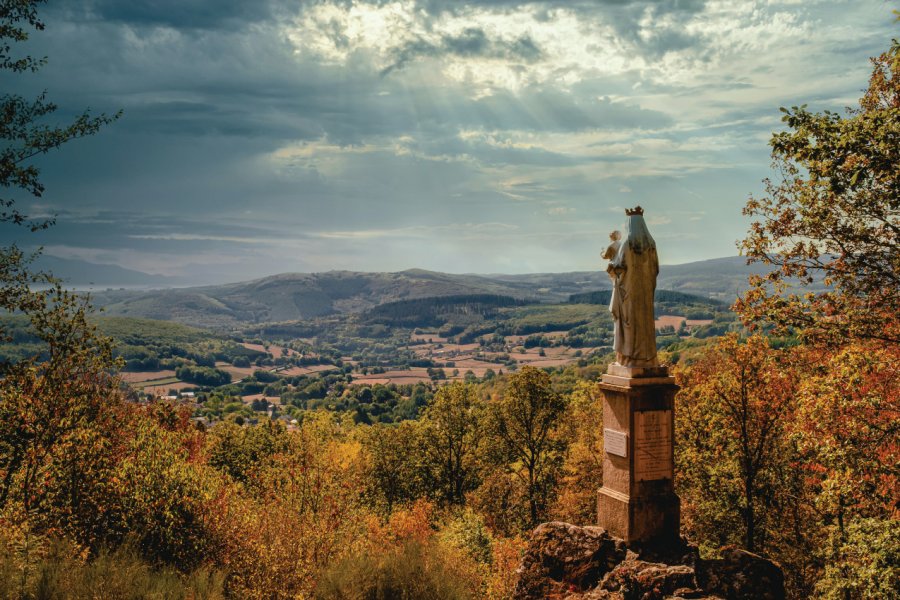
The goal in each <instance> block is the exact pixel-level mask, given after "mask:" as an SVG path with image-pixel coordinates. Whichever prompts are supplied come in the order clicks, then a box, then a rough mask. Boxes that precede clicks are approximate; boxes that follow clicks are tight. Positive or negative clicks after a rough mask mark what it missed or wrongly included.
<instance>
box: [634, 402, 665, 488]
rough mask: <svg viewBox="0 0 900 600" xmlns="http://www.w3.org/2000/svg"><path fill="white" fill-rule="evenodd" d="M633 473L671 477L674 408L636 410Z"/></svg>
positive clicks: (639, 476)
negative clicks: (672, 409)
mask: <svg viewBox="0 0 900 600" xmlns="http://www.w3.org/2000/svg"><path fill="white" fill-rule="evenodd" d="M634 429H635V431H634V477H635V479H636V480H637V481H652V480H654V479H672V411H671V410H645V411H638V412H635V413H634Z"/></svg>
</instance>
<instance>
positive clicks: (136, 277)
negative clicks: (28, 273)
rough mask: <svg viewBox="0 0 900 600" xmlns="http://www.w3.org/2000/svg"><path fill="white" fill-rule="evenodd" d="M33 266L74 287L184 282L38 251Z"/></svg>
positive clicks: (184, 279)
mask: <svg viewBox="0 0 900 600" xmlns="http://www.w3.org/2000/svg"><path fill="white" fill-rule="evenodd" d="M34 266H35V268H37V269H41V270H44V271H49V272H50V273H52V274H53V275H54V276H56V277H58V278H59V279H62V280H63V282H64V283H65V284H66V286H67V287H74V288H77V289H88V288H103V287H140V288H143V289H149V288H159V287H174V286H179V285H188V284H190V280H189V279H186V278H183V277H169V276H167V275H156V274H153V273H145V272H143V271H135V270H133V269H126V268H124V267H120V266H118V265H107V264H100V263H92V262H88V261H86V260H77V259H71V258H60V257H58V256H51V255H49V254H42V255H41V256H40V257H39V258H38V259H37V260H36V261H35V263H34Z"/></svg>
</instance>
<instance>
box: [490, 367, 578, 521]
mask: <svg viewBox="0 0 900 600" xmlns="http://www.w3.org/2000/svg"><path fill="white" fill-rule="evenodd" d="M565 410H566V401H565V398H563V397H562V396H560V395H559V394H557V393H556V392H555V391H553V388H552V387H551V385H550V376H549V375H548V374H547V373H546V372H545V371H542V370H540V369H536V368H534V367H530V366H526V367H523V368H522V369H521V370H519V371H518V372H516V373H514V374H512V375H510V376H509V380H508V384H507V387H506V389H505V390H504V391H503V392H502V395H501V396H500V397H499V398H497V399H496V400H495V401H494V402H493V403H492V404H491V406H490V431H491V433H492V436H493V437H494V439H495V440H496V442H494V443H496V451H497V453H498V454H497V456H499V457H501V458H502V459H503V460H504V461H505V462H506V464H507V468H508V469H509V470H510V471H511V473H512V474H513V476H514V477H515V478H517V479H518V480H519V482H520V483H521V485H522V486H523V488H524V492H525V493H524V495H525V498H526V501H527V504H528V513H529V517H530V523H529V525H530V526H531V527H534V526H536V525H537V524H538V523H540V521H541V518H542V517H543V516H544V514H545V512H546V509H547V506H548V503H549V501H550V499H551V498H552V495H553V491H554V489H555V488H556V484H557V480H558V477H559V468H560V465H561V464H562V461H563V458H564V450H565V445H566V444H565V440H564V438H563V437H562V436H560V435H558V427H559V425H560V420H561V419H562V417H563V415H564V413H565Z"/></svg>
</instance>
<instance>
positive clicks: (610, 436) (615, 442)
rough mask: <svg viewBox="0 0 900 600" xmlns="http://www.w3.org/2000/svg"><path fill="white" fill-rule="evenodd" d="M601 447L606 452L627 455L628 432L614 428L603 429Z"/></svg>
mask: <svg viewBox="0 0 900 600" xmlns="http://www.w3.org/2000/svg"><path fill="white" fill-rule="evenodd" d="M603 449H604V450H606V452H607V454H615V455H616V456H623V457H626V458H627V457H628V434H626V433H625V432H624V431H616V430H615V429H604V430H603Z"/></svg>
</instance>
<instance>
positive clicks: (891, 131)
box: [737, 40, 900, 343]
mask: <svg viewBox="0 0 900 600" xmlns="http://www.w3.org/2000/svg"><path fill="white" fill-rule="evenodd" d="M872 62H873V65H874V69H873V72H872V76H871V78H870V80H869V87H868V89H867V90H866V92H865V95H864V96H863V97H862V98H861V99H860V101H859V106H858V107H857V108H853V109H848V111H847V115H846V116H841V115H839V114H838V113H834V112H830V111H824V112H822V113H813V112H810V111H809V110H807V108H806V106H805V105H803V106H799V107H796V106H795V107H793V108H791V109H782V111H783V112H784V113H785V114H784V117H783V118H782V120H783V121H784V122H785V124H786V125H787V131H783V132H780V133H776V134H775V135H773V136H772V140H771V142H770V144H771V146H772V156H773V160H774V166H775V168H776V170H777V171H778V175H779V176H778V177H777V178H776V179H774V180H767V181H766V195H765V196H764V197H761V198H751V199H750V200H749V201H748V202H747V205H746V207H745V209H744V214H746V215H749V216H751V217H753V218H754V219H755V221H754V222H753V224H752V227H751V230H750V232H749V234H748V236H747V238H746V239H745V240H744V241H743V243H742V244H741V248H742V251H743V252H744V253H746V255H747V256H748V258H749V260H750V261H751V262H763V263H764V264H769V265H772V266H773V267H776V269H775V270H773V271H772V272H771V273H769V274H768V275H766V276H757V277H753V278H752V280H751V287H750V289H749V290H748V291H747V292H746V293H745V294H744V296H743V297H742V298H741V299H740V301H739V302H738V305H737V307H738V309H739V310H740V312H741V313H742V314H743V316H744V317H745V319H746V320H747V321H748V322H750V323H754V324H756V323H763V322H771V323H774V324H776V325H778V326H779V327H780V328H781V329H783V330H790V329H797V330H800V331H802V332H803V333H804V334H806V336H807V337H808V338H810V339H825V340H838V341H839V340H841V339H842V338H844V337H846V336H849V337H853V338H867V339H878V340H882V341H885V342H890V343H898V342H900V325H898V323H900V322H898V320H897V319H896V315H897V314H898V313H900V43H898V41H897V40H894V42H893V44H892V45H891V47H890V49H888V50H887V51H886V52H885V53H883V54H881V55H880V56H878V57H876V58H874V59H872ZM814 282H820V283H821V284H823V285H824V289H823V290H822V291H811V292H808V293H801V292H800V291H798V290H797V289H796V286H797V284H800V285H809V284H812V283H814Z"/></svg>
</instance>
